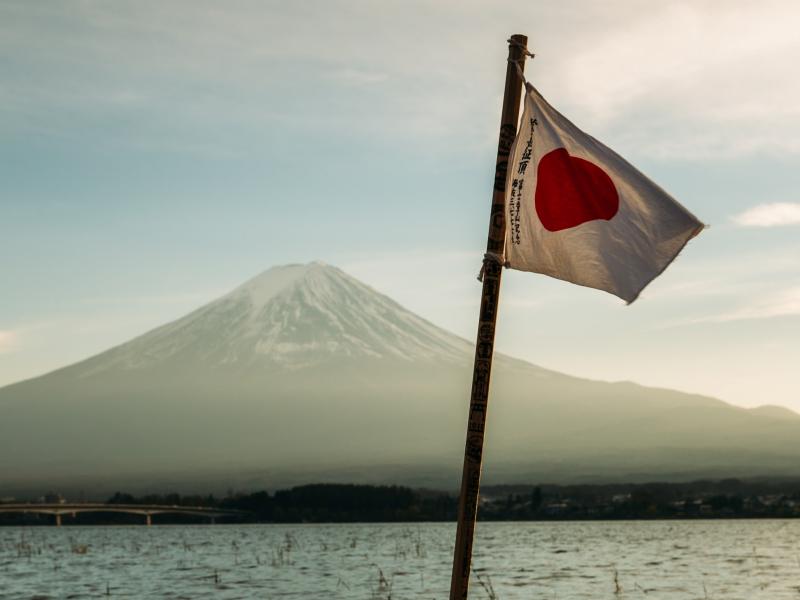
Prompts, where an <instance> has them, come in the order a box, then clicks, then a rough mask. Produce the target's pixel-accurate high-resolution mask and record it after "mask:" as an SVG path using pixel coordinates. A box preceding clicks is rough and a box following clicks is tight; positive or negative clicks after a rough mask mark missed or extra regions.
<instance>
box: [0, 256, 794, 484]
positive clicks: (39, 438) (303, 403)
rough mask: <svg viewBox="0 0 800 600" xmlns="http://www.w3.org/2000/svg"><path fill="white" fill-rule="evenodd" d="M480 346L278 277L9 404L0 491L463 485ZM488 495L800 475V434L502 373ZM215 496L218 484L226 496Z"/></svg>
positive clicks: (715, 409) (529, 371)
mask: <svg viewBox="0 0 800 600" xmlns="http://www.w3.org/2000/svg"><path fill="white" fill-rule="evenodd" d="M471 365H472V345H471V344H470V343H469V342H467V341H465V340H463V339H461V338H459V337H457V336H455V335H453V334H450V333H448V332H446V331H444V330H442V329H440V328H438V327H436V326H434V325H432V324H431V323H429V322H427V321H425V320H424V319H422V318H420V317H418V316H416V315H414V314H413V313H411V312H409V311H407V310H405V309H404V308H402V307H401V306H399V305H398V304H397V303H395V302H394V301H392V300H391V299H389V298H387V297H386V296H383V295H381V294H379V293H377V292H376V291H374V290H373V289H371V288H369V287H368V286H366V285H364V284H362V283H360V282H359V281H357V280H355V279H354V278H352V277H350V276H348V275H346V274H345V273H343V272H342V271H340V270H338V269H336V268H335V267H331V266H327V265H324V264H321V263H312V264H309V265H289V266H285V267H276V268H273V269H270V270H269V271H266V272H265V273H262V274H261V275H259V276H257V277H255V278H253V279H252V280H250V281H248V282H246V283H245V284H243V285H242V286H240V287H238V288H237V289H235V290H233V291H232V292H231V293H229V294H227V295H225V296H223V297H222V298H219V299H217V300H215V301H213V302H211V303H209V304H207V305H205V306H203V307H201V308H199V309H198V310H196V311H194V312H192V313H190V314H188V315H187V316H185V317H183V318H181V319H178V320H176V321H174V322H172V323H168V324H166V325H164V326H162V327H159V328H157V329H155V330H153V331H150V332H148V333H146V334H144V335H142V336H140V337H138V338H135V339H134V340H131V341H130V342H127V343H125V344H122V345H120V346H117V347H115V348H112V349H111V350H109V351H107V352H104V353H102V354H99V355H97V356H94V357H92V358H89V359H87V360H85V361H82V362H80V363H77V364H75V365H72V366H69V367H66V368H63V369H60V370H58V371H54V372H53V373H50V374H47V375H44V376H42V377H39V378H36V379H32V380H29V381H25V382H21V383H18V384H15V385H11V386H8V387H5V388H3V389H0V415H2V418H1V419H0V485H16V486H24V485H29V486H34V485H44V484H53V485H56V484H58V485H60V486H62V488H63V486H64V485H67V483H68V482H72V483H73V485H78V483H77V482H80V486H82V487H83V488H88V489H93V488H94V487H96V486H98V485H100V486H102V485H106V486H109V485H124V486H126V487H129V488H130V487H131V485H132V482H133V481H134V480H137V481H140V482H143V484H146V483H147V482H153V484H154V485H155V482H156V481H157V480H161V481H162V482H163V481H169V482H170V483H173V484H175V485H178V484H179V483H181V482H189V481H192V480H200V479H205V481H206V482H212V483H214V482H216V483H219V482H220V481H223V480H224V481H226V482H228V483H231V482H233V483H236V484H237V485H246V484H248V483H250V484H252V485H270V484H272V485H280V484H281V483H284V482H286V481H290V480H291V481H303V480H308V479H327V480H337V479H338V480H347V479H349V480H368V481H388V482H393V481H398V482H407V483H425V484H429V485H455V483H456V482H457V478H458V475H459V473H460V471H459V463H460V457H461V453H462V450H463V436H464V426H465V420H466V407H467V402H468V395H469V389H470V377H471ZM492 385H493V390H492V397H491V408H490V412H491V417H490V419H489V429H488V431H487V450H486V460H487V464H486V470H485V474H486V478H487V480H489V481H505V482H511V481H524V480H530V479H532V478H533V479H536V478H547V479H548V480H551V481H566V480H575V479H591V478H594V479H606V480H608V479H622V478H645V479H652V478H662V477H667V478H687V477H694V476H747V475H792V474H795V473H796V471H797V469H796V467H795V465H796V464H798V458H800V420H798V419H795V418H793V417H796V416H797V415H795V413H791V411H780V410H775V409H774V408H770V409H763V410H745V409H740V408H736V407H733V406H730V405H728V404H726V403H724V402H721V401H719V400H715V399H712V398H707V397H702V396H695V395H690V394H683V393H679V392H673V391H670V390H660V389H652V388H644V387H641V386H638V385H636V384H632V383H604V382H596V381H588V380H583V379H579V378H575V377H569V376H566V375H562V374H559V373H555V372H552V371H548V370H545V369H542V368H540V367H536V366H534V365H531V364H529V363H525V362H523V361H519V360H515V359H512V358H509V357H505V356H497V357H496V361H495V370H494V374H493V383H492ZM216 483H214V484H215V485H216Z"/></svg>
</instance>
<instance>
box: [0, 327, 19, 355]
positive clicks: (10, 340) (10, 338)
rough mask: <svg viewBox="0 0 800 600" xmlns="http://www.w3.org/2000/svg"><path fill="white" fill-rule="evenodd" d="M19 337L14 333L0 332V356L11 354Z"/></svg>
mask: <svg viewBox="0 0 800 600" xmlns="http://www.w3.org/2000/svg"><path fill="white" fill-rule="evenodd" d="M18 338H19V336H18V335H17V333H16V332H14V331H9V330H6V331H3V330H0V354H4V353H6V352H11V351H13V350H14V348H15V347H16V345H17V341H18Z"/></svg>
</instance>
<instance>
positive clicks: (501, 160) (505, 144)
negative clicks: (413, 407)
mask: <svg viewBox="0 0 800 600" xmlns="http://www.w3.org/2000/svg"><path fill="white" fill-rule="evenodd" d="M527 43H528V38H527V36H524V35H519V34H518V35H512V36H511V39H510V40H509V45H508V65H507V67H506V89H505V93H504V95H503V111H502V115H501V118H500V140H499V142H498V144H497V162H496V166H495V172H494V193H493V194H492V210H491V214H490V217H489V239H488V241H487V242H486V252H487V258H486V259H485V260H484V268H483V294H482V296H481V308H480V315H479V317H478V339H477V342H476V343H475V366H474V369H473V373H472V394H471V397H470V403H469V420H468V422H467V441H466V445H465V447H464V470H463V471H462V474H461V496H460V498H459V502H458V529H457V531H456V546H455V551H454V553H453V576H452V579H451V580H450V600H465V599H466V598H467V593H468V591H469V573H470V563H471V560H472V538H473V535H474V533H475V517H476V516H477V512H478V491H479V488H480V483H481V462H482V460H483V434H484V430H485V426H486V408H487V404H488V400H489V377H490V375H491V372H492V355H493V353H494V331H495V324H496V323H497V307H498V302H499V300H500V278H501V276H502V274H503V267H502V265H501V264H500V262H499V260H489V258H490V257H499V256H501V255H502V254H503V246H504V244H505V235H506V220H505V193H506V171H507V170H508V161H509V159H510V154H511V145H512V144H513V143H514V138H515V137H516V135H517V121H518V120H519V104H520V98H521V95H522V78H521V77H520V71H518V70H517V65H519V67H520V68H522V67H523V66H524V60H525V56H526V54H525V48H526V46H527Z"/></svg>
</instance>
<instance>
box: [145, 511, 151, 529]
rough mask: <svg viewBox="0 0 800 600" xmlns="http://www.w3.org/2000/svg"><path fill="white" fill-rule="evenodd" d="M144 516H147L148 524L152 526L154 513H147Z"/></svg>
mask: <svg viewBox="0 0 800 600" xmlns="http://www.w3.org/2000/svg"><path fill="white" fill-rule="evenodd" d="M144 516H145V517H146V518H147V526H148V527H150V526H151V525H152V524H153V515H151V514H150V513H145V515H144Z"/></svg>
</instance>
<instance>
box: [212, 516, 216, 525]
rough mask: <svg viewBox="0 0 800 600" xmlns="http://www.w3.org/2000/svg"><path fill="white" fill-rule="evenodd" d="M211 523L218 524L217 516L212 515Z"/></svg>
mask: <svg viewBox="0 0 800 600" xmlns="http://www.w3.org/2000/svg"><path fill="white" fill-rule="evenodd" d="M211 524H212V525H216V524H217V517H211Z"/></svg>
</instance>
